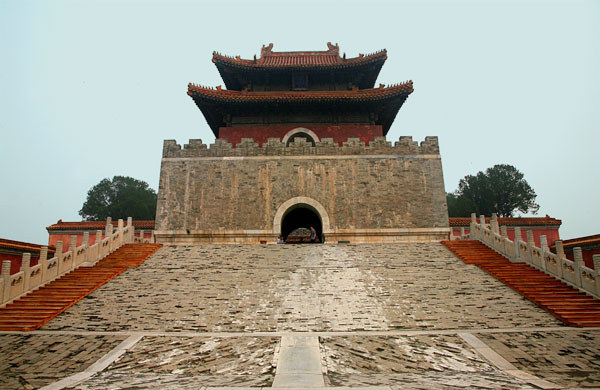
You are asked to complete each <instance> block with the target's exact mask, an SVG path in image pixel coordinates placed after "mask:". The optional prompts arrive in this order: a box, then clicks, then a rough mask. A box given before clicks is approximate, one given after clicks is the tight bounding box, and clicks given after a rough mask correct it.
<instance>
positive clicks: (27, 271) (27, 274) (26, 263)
mask: <svg viewBox="0 0 600 390" xmlns="http://www.w3.org/2000/svg"><path fill="white" fill-rule="evenodd" d="M21 271H23V292H27V291H29V281H30V280H31V253H23V257H22V258H21Z"/></svg>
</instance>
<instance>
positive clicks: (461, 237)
mask: <svg viewBox="0 0 600 390" xmlns="http://www.w3.org/2000/svg"><path fill="white" fill-rule="evenodd" d="M460 239H461V240H464V239H465V228H464V227H461V228H460Z"/></svg>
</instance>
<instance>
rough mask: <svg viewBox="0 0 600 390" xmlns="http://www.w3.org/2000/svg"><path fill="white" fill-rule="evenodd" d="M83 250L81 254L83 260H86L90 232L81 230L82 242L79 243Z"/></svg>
mask: <svg viewBox="0 0 600 390" xmlns="http://www.w3.org/2000/svg"><path fill="white" fill-rule="evenodd" d="M81 245H82V246H83V248H84V250H85V252H84V254H83V261H84V262H86V261H88V254H89V252H90V250H89V249H90V232H83V242H82V243H81Z"/></svg>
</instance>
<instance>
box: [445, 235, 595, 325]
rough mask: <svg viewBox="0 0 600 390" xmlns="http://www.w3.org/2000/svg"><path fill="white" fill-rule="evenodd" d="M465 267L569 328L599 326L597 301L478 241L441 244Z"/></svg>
mask: <svg viewBox="0 0 600 390" xmlns="http://www.w3.org/2000/svg"><path fill="white" fill-rule="evenodd" d="M442 244H443V245H444V246H446V247H447V248H448V249H449V250H450V251H451V252H452V253H454V254H455V255H456V256H458V257H459V258H460V259H462V260H463V261H464V262H465V263H467V264H475V265H477V266H478V267H479V268H481V269H483V270H484V271H486V272H487V273H489V274H490V275H492V276H494V277H495V278H496V279H498V280H500V281H501V282H503V283H504V284H506V285H507V286H509V287H510V288H512V289H513V290H515V291H516V292H518V293H519V294H521V295H523V296H524V297H525V298H527V299H529V300H530V301H531V302H533V303H535V304H536V305H538V306H539V307H541V308H542V309H544V310H546V311H548V312H549V313H550V314H552V315H553V316H555V317H556V318H557V319H559V320H560V321H562V322H564V323H565V324H566V325H568V326H576V327H594V326H600V300H598V299H595V298H593V297H591V296H589V295H586V294H585V293H583V292H580V291H579V290H576V289H574V288H572V287H571V286H569V285H567V284H566V283H564V282H561V281H560V280H558V279H555V278H554V277H552V276H550V275H547V274H546V273H544V272H542V271H539V270H537V269H535V268H533V267H531V266H529V265H527V264H525V263H511V262H510V261H509V260H508V259H507V258H505V257H504V256H502V255H500V254H499V253H497V252H495V251H494V250H492V249H490V248H488V247H487V246H485V245H484V244H482V243H481V242H480V241H442Z"/></svg>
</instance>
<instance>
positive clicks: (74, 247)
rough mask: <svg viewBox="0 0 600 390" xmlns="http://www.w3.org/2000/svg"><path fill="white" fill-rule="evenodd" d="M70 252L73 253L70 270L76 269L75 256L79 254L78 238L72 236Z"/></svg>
mask: <svg viewBox="0 0 600 390" xmlns="http://www.w3.org/2000/svg"><path fill="white" fill-rule="evenodd" d="M69 250H70V251H71V266H70V267H69V268H70V269H75V255H76V253H77V236H71V242H70V244H69Z"/></svg>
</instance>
